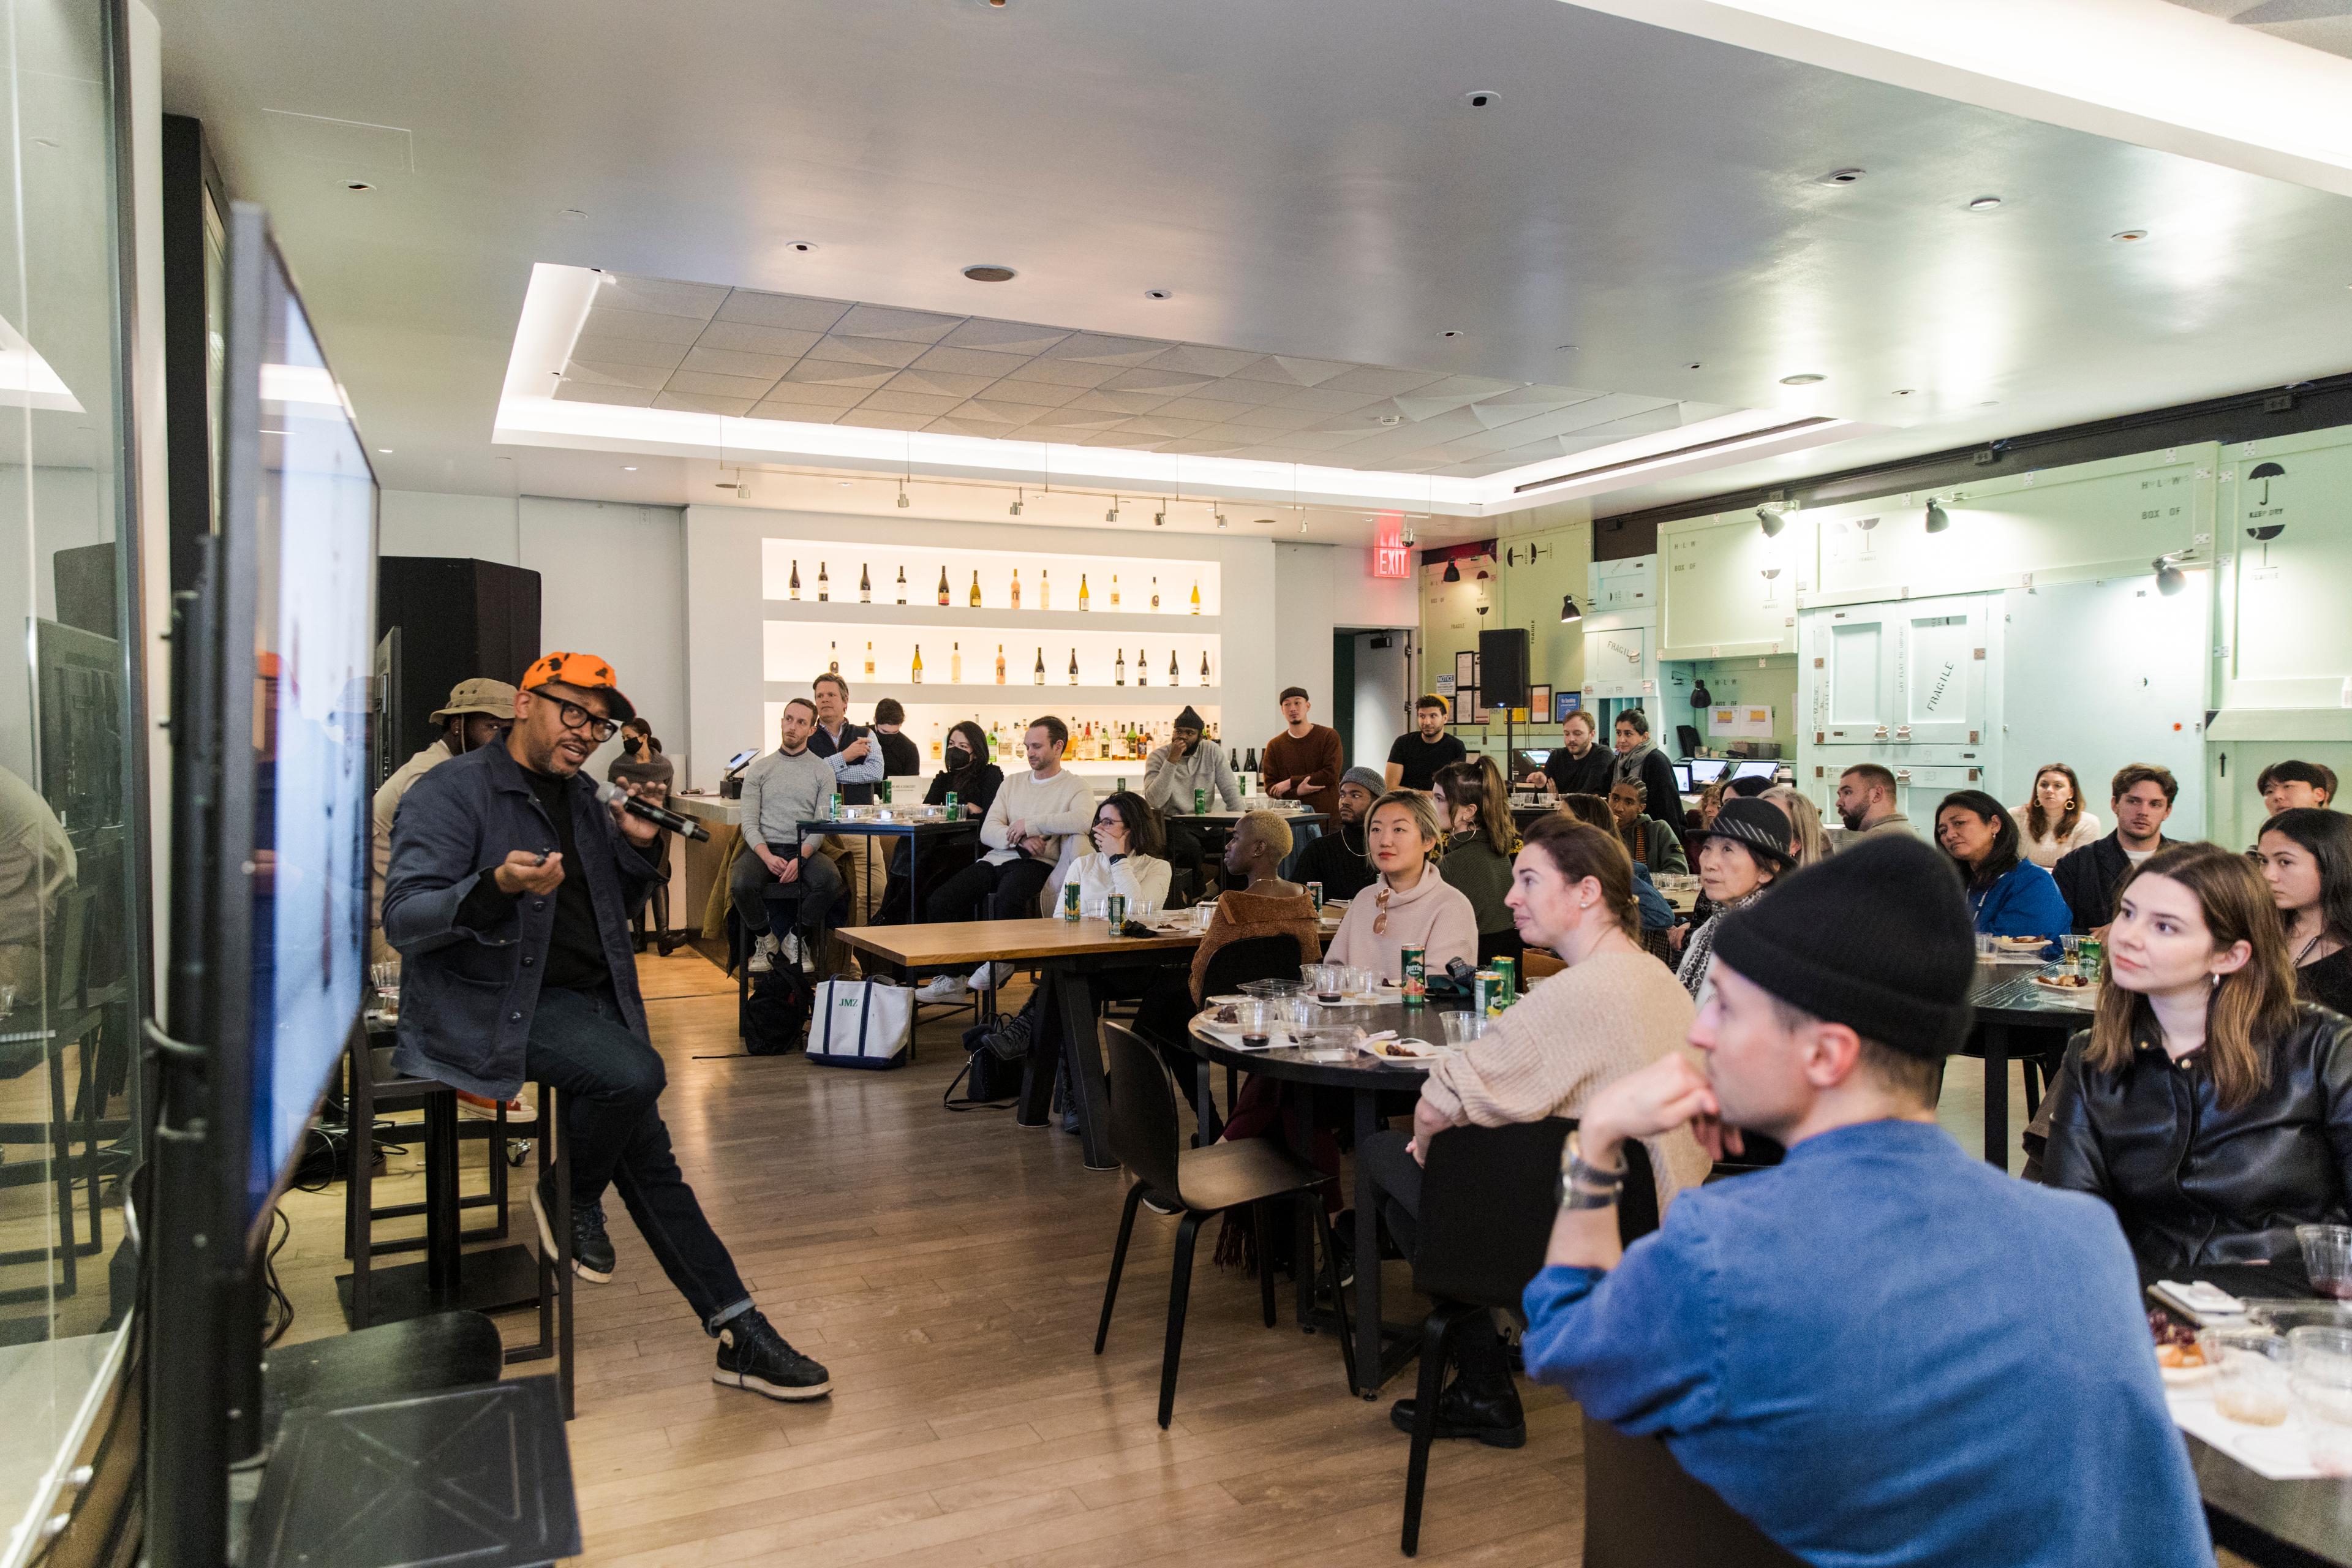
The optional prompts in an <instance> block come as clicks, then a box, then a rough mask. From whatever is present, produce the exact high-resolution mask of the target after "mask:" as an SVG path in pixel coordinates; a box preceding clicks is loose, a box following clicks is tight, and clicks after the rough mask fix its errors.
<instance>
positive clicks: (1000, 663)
mask: <svg viewBox="0 0 2352 1568" xmlns="http://www.w3.org/2000/svg"><path fill="white" fill-rule="evenodd" d="M996 684H997V685H999V686H1002V685H1003V684H1004V645H1003V643H998V644H997V645H996Z"/></svg>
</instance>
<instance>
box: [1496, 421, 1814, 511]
mask: <svg viewBox="0 0 2352 1568" xmlns="http://www.w3.org/2000/svg"><path fill="white" fill-rule="evenodd" d="M1845 423H1846V421H1844V420H1843V419H1832V418H1829V417H1828V416H1824V415H1815V416H1811V417H1810V418H1805V419H1792V420H1790V421H1789V423H1787V424H1785V425H1775V426H1771V427H1770V428H1769V429H1764V430H1757V431H1753V432H1750V433H1749V434H1748V435H1745V436H1723V437H1717V439H1715V440H1712V441H1697V442H1693V443H1692V444H1690V445H1689V446H1686V447H1675V449H1674V450H1673V451H1671V452H1661V453H1659V454H1658V455H1657V456H1656V457H1654V458H1628V459H1626V460H1625V461H1622V462H1616V463H1603V464H1601V465H1600V466H1598V467H1595V468H1575V469H1571V470H1570V472H1568V473H1565V474H1555V475H1553V476H1552V477H1551V478H1549V479H1530V480H1528V482H1527V483H1526V484H1523V485H1521V486H1519V487H1518V489H1517V492H1516V493H1517V494H1519V495H1529V494H1532V493H1534V492H1535V491H1538V490H1557V489H1559V488H1560V487H1562V486H1563V485H1578V484H1591V483H1593V482H1594V481H1598V480H1602V479H1609V480H1615V479H1631V478H1633V477H1634V476H1635V475H1637V474H1646V473H1649V472H1652V471H1653V470H1655V469H1659V468H1674V467H1675V466H1677V465H1680V464H1683V463H1686V462H1689V461H1692V460H1693V459H1696V458H1706V457H1721V456H1724V455H1726V454H1728V453H1732V452H1746V451H1751V450H1753V449H1754V448H1756V447H1766V446H1769V445H1771V444H1772V443H1773V442H1775V441H1779V440H1780V439H1781V438H1782V437H1790V436H1796V435H1800V434H1802V433H1804V432H1808V431H1826V430H1827V429H1829V428H1832V427H1838V426H1844V424H1845Z"/></svg>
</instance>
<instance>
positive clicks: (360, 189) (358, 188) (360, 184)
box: [343, 180, 375, 196]
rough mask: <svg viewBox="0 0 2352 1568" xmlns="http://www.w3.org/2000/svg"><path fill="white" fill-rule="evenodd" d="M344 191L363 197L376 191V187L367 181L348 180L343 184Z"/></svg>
mask: <svg viewBox="0 0 2352 1568" xmlns="http://www.w3.org/2000/svg"><path fill="white" fill-rule="evenodd" d="M343 189H345V190H347V191H349V192H351V193H352V195H355V196H363V195H367V194H368V193H369V192H370V191H372V190H373V189H375V187H374V186H373V185H371V184H368V183H367V182H366V181H365V180H346V181H344V182H343Z"/></svg>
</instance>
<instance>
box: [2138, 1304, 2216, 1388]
mask: <svg viewBox="0 0 2352 1568" xmlns="http://www.w3.org/2000/svg"><path fill="white" fill-rule="evenodd" d="M2147 1331H2148V1334H2149V1336H2150V1337H2151V1338H2152V1339H2154V1340H2155V1341H2156V1364H2157V1365H2158V1366H2159V1367H2161V1368H2162V1369H2163V1370H2164V1371H2166V1372H2168V1373H2176V1372H2203V1371H2205V1370H2206V1361H2205V1352H2204V1350H2203V1349H2202V1348H2201V1347H2200V1345H2199V1344H2198V1343H2197V1331H2196V1330H2195V1329H2193V1328H2191V1327H2189V1325H2188V1324H2186V1323H2176V1322H2174V1321H2172V1317H2171V1314H2169V1313H2168V1312H2166V1311H2165V1310H2163V1309H2161V1308H2158V1309H2157V1310H2153V1311H2151V1312H2149V1313H2148V1315H2147Z"/></svg>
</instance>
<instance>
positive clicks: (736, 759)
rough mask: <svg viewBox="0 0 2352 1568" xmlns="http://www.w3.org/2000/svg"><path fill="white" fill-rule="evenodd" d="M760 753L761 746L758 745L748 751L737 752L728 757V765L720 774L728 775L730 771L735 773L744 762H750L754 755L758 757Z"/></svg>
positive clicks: (722, 775) (720, 770)
mask: <svg viewBox="0 0 2352 1568" xmlns="http://www.w3.org/2000/svg"><path fill="white" fill-rule="evenodd" d="M759 754H760V748H759V747H757V746H754V747H752V748H751V750H750V751H748V752H736V753H735V754H734V755H733V756H731V757H730V758H728V759H727V765H726V766H725V767H723V768H721V769H719V777H721V778H724V777H726V776H727V775H728V774H729V773H733V772H734V771H735V770H736V769H737V768H740V767H741V766H742V765H743V764H744V763H748V762H750V761H751V759H752V758H753V757H756V756H758V755H759Z"/></svg>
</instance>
